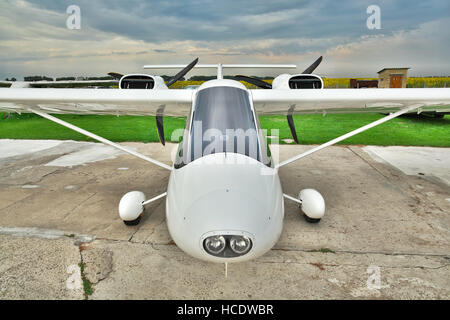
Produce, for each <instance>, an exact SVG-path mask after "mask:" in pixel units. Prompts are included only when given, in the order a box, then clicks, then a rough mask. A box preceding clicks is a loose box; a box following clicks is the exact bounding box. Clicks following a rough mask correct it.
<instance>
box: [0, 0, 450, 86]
mask: <svg viewBox="0 0 450 320" xmlns="http://www.w3.org/2000/svg"><path fill="white" fill-rule="evenodd" d="M70 5H77V6H79V8H80V10H81V29H79V30H71V29H68V28H67V26H66V21H67V19H68V17H69V14H67V13H66V10H67V8H68V7H69V6H70ZM370 5H378V6H379V7H380V10H381V29H379V30H377V29H373V30H370V29H368V28H367V25H366V21H367V18H368V17H369V16H370V14H367V12H366V10H367V7H368V6H370ZM449 13H450V1H448V0H431V1H425V0H424V1H418V2H415V1H407V0H404V1H403V0H401V1H375V0H369V1H336V0H330V1H320V2H319V1H311V0H307V1H303V0H281V1H261V0H254V1H245V0H239V1H234V0H226V1H212V0H211V1H208V0H189V1H186V0H184V1H178V0H171V1H165V0H164V1H144V0H126V1H125V0H95V1H92V0H0V79H4V78H6V77H12V76H15V77H17V78H18V79H22V77H23V76H26V75H47V76H52V77H57V76H70V75H91V76H99V75H104V74H106V73H107V72H110V71H116V72H120V73H133V72H142V68H141V67H142V65H144V64H160V63H176V64H182V63H183V64H184V63H186V64H187V63H189V62H190V61H191V60H193V59H194V58H195V57H199V58H200V63H218V62H221V63H294V64H297V65H298V69H299V70H298V71H299V72H301V71H302V70H303V69H304V68H306V67H307V66H308V65H309V64H310V63H312V62H313V61H314V60H315V59H316V58H317V57H318V56H320V55H323V56H324V61H323V62H322V64H321V65H320V67H319V68H318V69H317V70H316V73H318V74H320V75H324V76H328V77H364V76H366V77H376V72H377V71H379V70H380V69H382V68H384V67H411V70H410V75H415V76H426V75H445V76H449V75H450V62H449V58H448V57H449V52H450V17H449V16H450V15H449ZM170 72H171V71H163V72H161V73H164V74H170ZM173 72H174V71H172V73H173ZM161 73H159V74H161ZM205 73H207V72H206V71H205V70H202V71H193V72H191V73H190V74H189V75H195V74H205ZM235 73H242V71H240V70H229V71H228V72H226V74H235ZM247 74H256V75H273V72H272V71H262V72H258V71H254V70H251V71H247Z"/></svg>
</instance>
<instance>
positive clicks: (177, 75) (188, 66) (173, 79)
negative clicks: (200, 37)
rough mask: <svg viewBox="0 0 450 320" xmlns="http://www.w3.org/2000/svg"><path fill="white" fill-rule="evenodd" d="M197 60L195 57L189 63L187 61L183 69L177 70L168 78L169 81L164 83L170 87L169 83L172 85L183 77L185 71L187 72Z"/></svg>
mask: <svg viewBox="0 0 450 320" xmlns="http://www.w3.org/2000/svg"><path fill="white" fill-rule="evenodd" d="M197 62H198V58H197V59H195V60H194V61H192V62H191V63H189V64H188V65H187V66H186V67H184V69H183V70H181V71H180V72H178V73H177V74H176V75H174V76H173V77H172V78H170V79H169V81H167V83H166V85H167V86H168V87H170V86H171V85H173V84H174V83H175V82H177V81H178V80H180V79H181V78H183V77H184V75H185V74H186V73H188V72H189V71H190V70H191V69H192V68H193V67H194V66H195V65H196V64H197Z"/></svg>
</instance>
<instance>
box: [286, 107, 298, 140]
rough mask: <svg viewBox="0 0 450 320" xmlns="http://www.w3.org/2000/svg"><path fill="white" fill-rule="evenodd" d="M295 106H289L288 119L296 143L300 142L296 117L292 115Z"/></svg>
mask: <svg viewBox="0 0 450 320" xmlns="http://www.w3.org/2000/svg"><path fill="white" fill-rule="evenodd" d="M294 108H295V105H292V106H291V107H290V108H289V110H288V114H287V121H288V125H289V129H290V130H291V134H292V138H294V141H295V143H297V144H298V137H297V131H296V130H295V124H294V118H293V117H292V115H293V114H294Z"/></svg>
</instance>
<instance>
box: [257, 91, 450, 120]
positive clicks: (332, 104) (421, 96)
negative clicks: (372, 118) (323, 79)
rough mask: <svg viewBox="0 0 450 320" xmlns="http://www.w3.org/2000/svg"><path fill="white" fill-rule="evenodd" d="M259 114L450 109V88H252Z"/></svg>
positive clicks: (444, 110)
mask: <svg viewBox="0 0 450 320" xmlns="http://www.w3.org/2000/svg"><path fill="white" fill-rule="evenodd" d="M250 92H251V95H252V98H253V104H254V105H255V109H256V111H257V112H258V113H259V114H282V115H286V114H288V112H289V113H291V112H292V113H294V114H307V113H358V112H383V113H384V112H385V113H388V112H395V111H398V110H401V109H403V108H404V107H407V106H411V105H420V106H421V107H420V109H421V111H438V112H450V89H447V88H425V89H413V88H405V89H378V88H377V89H321V90H314V89H303V90H302V89H299V90H289V89H288V90H286V89H271V90H261V89H256V90H255V89H254V90H250Z"/></svg>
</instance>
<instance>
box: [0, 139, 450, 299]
mask: <svg viewBox="0 0 450 320" xmlns="http://www.w3.org/2000/svg"><path fill="white" fill-rule="evenodd" d="M11 143H12V142H11V141H9V144H8V146H10V145H11ZM14 143H18V144H19V143H20V141H15V142H14ZM30 144H31V145H32V143H30ZM123 145H126V146H129V147H132V148H135V149H136V150H138V151H139V152H142V153H144V154H146V155H149V156H152V157H154V158H156V159H157V160H159V161H163V162H165V163H171V161H170V158H171V151H172V149H173V147H174V145H171V144H168V145H166V147H163V146H161V145H159V144H143V143H124V144H123ZM92 148H94V149H95V146H93V144H92V143H79V142H70V141H68V142H63V143H55V142H49V143H48V144H47V145H46V144H45V143H44V144H43V145H39V146H37V147H35V148H31V147H27V148H25V150H19V151H17V152H16V151H15V150H14V148H11V147H8V148H6V147H4V145H3V148H2V144H1V140H0V169H1V170H0V298H1V299H83V298H84V292H83V288H82V281H81V277H83V278H84V279H86V280H87V281H89V282H90V283H92V288H93V293H92V294H91V295H89V297H88V298H89V299H320V298H323V299H355V298H357V299H383V298H388V299H391V298H392V299H449V298H450V266H449V262H450V260H449V259H450V234H449V231H450V229H449V226H450V216H449V213H450V188H449V185H448V184H447V183H446V178H445V177H447V176H448V172H449V171H450V154H449V151H450V150H449V149H443V148H441V149H439V150H438V151H439V152H438V154H439V157H440V158H443V161H442V159H441V161H442V164H443V166H442V174H443V175H440V173H439V172H437V173H434V172H430V171H428V170H425V169H424V170H423V171H420V170H418V171H417V172H419V173H423V172H425V174H424V175H420V174H414V172H412V173H409V174H410V175H408V174H405V173H404V172H403V171H402V168H400V167H394V166H393V165H392V164H391V162H388V161H383V160H382V159H380V158H377V157H374V156H373V154H371V153H370V152H367V150H365V149H364V147H360V146H335V147H330V148H328V149H325V150H322V151H320V152H318V153H315V154H314V155H312V156H311V157H308V158H305V159H302V160H300V161H297V162H295V163H292V164H289V165H287V166H286V167H283V168H282V169H281V170H280V178H281V182H282V186H283V191H284V192H285V193H287V194H290V195H293V196H295V195H297V194H298V192H299V190H301V189H303V188H309V187H311V188H315V189H317V190H319V191H320V192H321V193H322V195H323V196H324V198H325V201H326V204H327V212H326V216H325V217H324V219H322V221H321V222H320V223H319V224H308V223H307V222H306V221H304V220H303V219H302V218H301V216H300V214H299V209H298V207H297V206H296V204H295V203H292V202H290V201H287V200H285V210H286V212H285V224H284V230H283V233H282V236H281V238H280V240H279V242H278V243H277V245H276V246H275V247H274V248H273V250H271V251H270V252H269V253H267V254H266V255H264V256H262V257H261V258H259V259H256V260H254V261H249V262H246V263H240V264H231V265H229V266H228V277H227V278H225V276H224V265H221V264H211V263H206V262H202V261H199V260H196V259H194V258H191V257H190V256H188V255H186V254H185V253H183V252H182V251H181V250H180V249H178V247H176V246H175V245H174V243H173V241H172V240H171V238H170V236H169V234H168V231H167V226H166V223H165V202H164V200H163V199H161V200H158V201H156V202H154V203H152V204H150V205H149V206H148V207H147V208H146V212H145V215H144V216H143V219H142V221H141V223H140V225H138V226H135V227H127V226H125V225H124V224H123V223H122V221H121V220H120V219H119V216H118V213H117V206H118V203H119V200H120V198H121V196H122V195H123V194H125V193H126V192H128V191H131V190H141V191H144V193H145V194H146V195H147V196H148V197H151V196H154V195H158V194H160V193H162V192H164V191H165V190H166V186H167V182H168V172H167V171H166V170H164V169H162V168H158V167H155V166H152V165H150V164H148V163H146V162H144V161H142V160H140V159H135V158H133V157H132V156H129V155H123V154H118V153H111V152H112V151H111V150H107V149H103V151H102V152H97V153H96V154H97V155H98V158H95V157H93V158H92V157H91V158H90V159H89V162H86V163H83V161H81V162H80V156H82V155H83V154H85V153H86V150H91V149H92ZM102 148H103V146H102ZM309 148H311V146H302V145H296V146H293V145H290V146H288V145H282V146H280V159H286V158H288V157H290V156H293V155H295V154H298V153H300V152H302V151H305V150H307V149H309ZM433 149H435V148H430V149H429V150H427V149H421V150H422V151H421V152H425V153H426V154H427V155H429V154H431V156H432V155H433V152H434V151H433ZM424 150H425V151H424ZM2 151H3V152H2ZM401 151H402V149H401V148H400V149H399V150H394V151H393V152H401ZM442 154H444V156H442ZM446 155H448V156H446ZM413 156H414V155H412V156H411V157H413ZM62 157H65V158H63V159H62V160H64V161H62V160H61V158H62ZM411 161H413V159H411ZM418 163H421V164H420V165H422V166H423V162H420V161H419V162H418ZM49 164H52V165H49ZM425 164H426V162H425ZM56 165H58V166H56ZM418 169H420V167H419V168H418ZM442 177H444V178H442ZM80 263H83V265H84V268H83V274H82V275H81V273H80V270H79V269H78V271H77V269H76V266H79V264H80ZM80 283H81V285H80Z"/></svg>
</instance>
